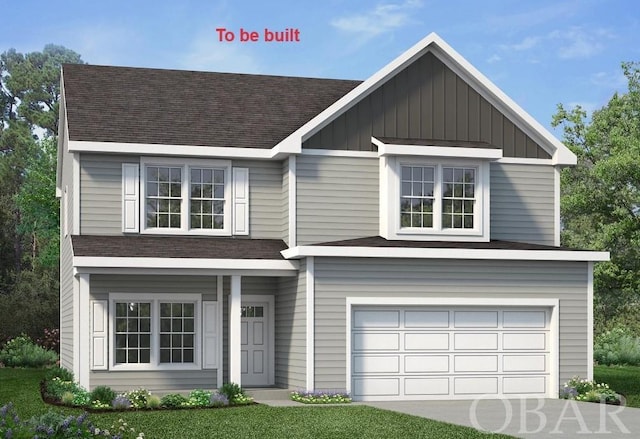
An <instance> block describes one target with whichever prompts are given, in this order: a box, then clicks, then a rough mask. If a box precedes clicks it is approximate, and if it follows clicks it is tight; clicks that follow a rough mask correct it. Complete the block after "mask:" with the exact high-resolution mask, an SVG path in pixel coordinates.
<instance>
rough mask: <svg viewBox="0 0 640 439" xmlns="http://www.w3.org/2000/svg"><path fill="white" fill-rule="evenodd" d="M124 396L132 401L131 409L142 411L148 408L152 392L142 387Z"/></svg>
mask: <svg viewBox="0 0 640 439" xmlns="http://www.w3.org/2000/svg"><path fill="white" fill-rule="evenodd" d="M124 396H125V397H127V399H129V401H131V407H133V408H136V409H142V408H145V407H146V406H147V399H149V397H150V396H151V392H149V391H148V390H147V389H143V388H142V387H141V388H139V389H136V390H130V391H128V392H125V393H124Z"/></svg>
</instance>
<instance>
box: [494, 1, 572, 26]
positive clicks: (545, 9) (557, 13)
mask: <svg viewBox="0 0 640 439" xmlns="http://www.w3.org/2000/svg"><path fill="white" fill-rule="evenodd" d="M579 6H580V5H578V4H577V2H576V1H575V0H574V1H571V2H552V3H551V4H549V5H546V6H542V7H538V8H534V9H529V10H527V11H525V12H517V13H513V14H502V15H490V16H488V17H486V18H485V19H484V20H482V21H481V23H482V28H484V29H488V30H491V31H493V32H505V31H514V32H518V31H521V30H522V29H529V28H534V27H540V26H543V25H547V24H549V22H552V21H554V20H558V19H561V20H563V21H565V20H566V19H567V17H569V16H571V15H573V14H575V12H576V11H577V10H578V8H579Z"/></svg>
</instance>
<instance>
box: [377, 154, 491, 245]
mask: <svg viewBox="0 0 640 439" xmlns="http://www.w3.org/2000/svg"><path fill="white" fill-rule="evenodd" d="M381 160H383V166H382V167H381V175H380V176H381V179H380V181H381V185H382V186H381V192H382V194H383V196H382V198H381V204H380V209H381V210H380V213H381V221H380V223H381V235H382V236H384V237H385V238H387V239H415V240H458V241H462V240H474V241H487V240H488V239H489V229H488V213H489V206H488V201H489V197H488V189H489V179H488V174H489V163H488V162H486V161H480V160H470V159H464V158H459V159H458V158H456V159H453V160H447V159H434V158H432V157H420V158H417V157H398V156H389V157H382V158H381ZM445 160H446V161H445Z"/></svg>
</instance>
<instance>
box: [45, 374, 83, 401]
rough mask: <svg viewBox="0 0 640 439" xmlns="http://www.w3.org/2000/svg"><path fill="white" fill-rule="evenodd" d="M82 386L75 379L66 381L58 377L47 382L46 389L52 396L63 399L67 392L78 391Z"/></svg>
mask: <svg viewBox="0 0 640 439" xmlns="http://www.w3.org/2000/svg"><path fill="white" fill-rule="evenodd" d="M79 388H80V386H79V385H78V384H76V383H75V382H73V381H65V380H62V379H60V378H58V377H55V378H53V379H52V380H50V381H47V382H46V387H45V391H46V393H47V395H49V396H50V397H52V398H55V399H58V400H61V399H62V395H64V394H65V393H66V392H69V393H74V394H75V393H76V392H77V391H78V390H79Z"/></svg>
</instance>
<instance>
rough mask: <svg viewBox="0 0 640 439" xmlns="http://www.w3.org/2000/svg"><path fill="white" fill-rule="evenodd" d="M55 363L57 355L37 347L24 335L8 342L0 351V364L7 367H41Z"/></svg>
mask: <svg viewBox="0 0 640 439" xmlns="http://www.w3.org/2000/svg"><path fill="white" fill-rule="evenodd" d="M56 361H58V354H56V353H55V352H54V351H49V350H46V349H44V348H42V347H40V346H38V345H37V344H35V343H34V342H33V341H31V339H30V338H29V337H28V336H26V335H24V334H23V335H21V336H19V337H15V338H14V339H12V340H9V341H8V342H7V343H6V344H5V345H4V347H3V348H2V350H1V351H0V363H3V364H4V365H5V366H8V367H43V366H48V365H51V364H55V363H56Z"/></svg>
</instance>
